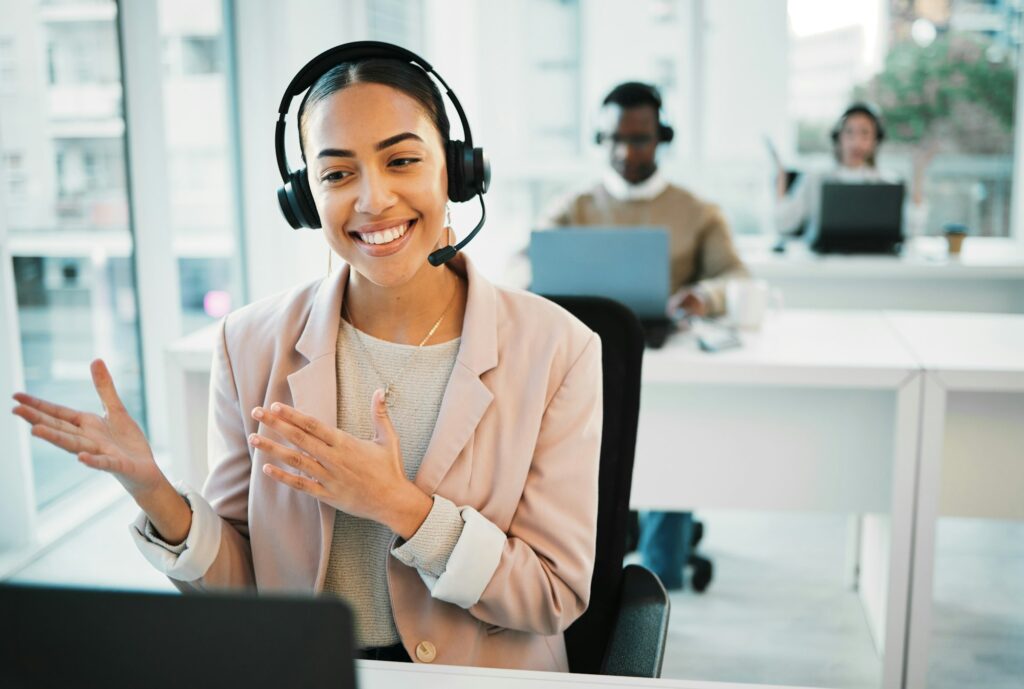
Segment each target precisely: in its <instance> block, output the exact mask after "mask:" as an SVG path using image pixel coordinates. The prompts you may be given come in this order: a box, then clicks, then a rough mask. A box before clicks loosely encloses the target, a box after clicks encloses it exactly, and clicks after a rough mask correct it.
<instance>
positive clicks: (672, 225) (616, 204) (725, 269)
mask: <svg viewBox="0 0 1024 689" xmlns="http://www.w3.org/2000/svg"><path fill="white" fill-rule="evenodd" d="M575 225H599V226H613V225H622V226H647V227H651V226H661V227H666V228H668V235H669V254H670V260H671V263H670V278H671V285H670V289H671V290H672V291H673V292H674V291H676V290H678V289H679V288H680V287H682V286H684V285H699V286H700V287H701V288H703V289H704V290H705V291H706V294H707V296H708V298H709V302H710V303H709V308H710V314H709V315H713V316H714V315H719V314H721V313H723V312H724V311H725V283H726V282H727V281H728V280H729V278H734V277H747V276H749V273H748V271H747V269H746V267H745V266H744V265H743V262H742V261H741V260H740V257H739V256H738V255H737V254H736V249H735V247H734V246H733V243H732V237H731V236H730V233H729V227H728V225H727V224H726V222H725V217H724V216H723V215H722V212H721V211H720V210H719V209H718V207H717V206H715V205H713V204H710V203H706V202H704V201H702V200H700V199H699V198H697V197H696V196H694V195H693V194H691V193H690V192H688V191H686V190H685V189H682V188H681V187H677V186H674V185H672V184H669V185H667V186H666V188H665V190H664V191H662V192H661V193H660V194H658V195H657V196H655V197H654V198H652V199H649V200H628V201H623V200H619V199H616V198H615V197H613V196H612V195H611V194H610V193H609V192H608V190H607V189H606V188H605V186H604V184H598V185H597V186H595V187H594V188H593V189H591V190H589V191H587V192H584V193H582V194H577V195H574V196H571V197H569V198H567V199H563V200H562V201H560V202H559V203H557V204H556V205H555V206H554V207H553V209H552V210H551V211H550V212H549V213H548V214H547V215H546V216H545V217H544V218H543V220H542V221H541V224H540V225H539V226H538V227H539V228H541V229H544V228H551V227H559V226H562V227H564V226H575Z"/></svg>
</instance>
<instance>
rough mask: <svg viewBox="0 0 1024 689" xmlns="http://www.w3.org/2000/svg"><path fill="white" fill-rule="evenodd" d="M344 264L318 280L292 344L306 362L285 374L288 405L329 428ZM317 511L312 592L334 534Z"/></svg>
mask: <svg viewBox="0 0 1024 689" xmlns="http://www.w3.org/2000/svg"><path fill="white" fill-rule="evenodd" d="M348 270H349V269H348V266H347V265H345V266H342V268H341V269H340V270H338V272H337V273H336V274H335V275H334V276H331V277H328V278H327V279H325V280H324V281H323V282H321V283H320V288H319V289H318V290H317V294H316V297H315V298H314V300H313V306H312V307H311V308H310V312H309V318H308V319H307V320H306V325H305V327H304V328H303V330H302V334H301V335H300V336H299V339H298V341H297V342H296V343H295V350H296V351H297V352H298V353H299V354H301V355H302V356H304V357H305V358H306V365H305V366H303V367H302V368H299V369H297V370H296V371H294V372H293V373H292V374H291V375H289V376H288V387H289V388H290V390H291V393H292V406H294V407H295V408H296V409H298V410H299V411H301V412H303V413H304V414H309V415H310V416H312V417H315V418H316V419H317V420H319V421H320V422H322V423H325V424H328V425H329V426H331V427H332V428H335V427H337V425H338V378H337V361H336V359H337V357H336V356H335V352H336V350H337V346H338V327H339V326H340V324H341V303H342V299H344V296H345V286H346V285H347V284H348ZM317 504H318V506H319V511H320V563H319V566H318V568H317V575H316V580H315V581H314V582H313V590H314V592H319V591H320V590H321V589H322V587H323V581H324V576H325V575H326V573H327V561H328V559H329V557H330V551H331V538H332V536H333V534H334V513H335V510H334V508H333V507H330V506H329V505H325V504H324V503H322V502H318V503H317Z"/></svg>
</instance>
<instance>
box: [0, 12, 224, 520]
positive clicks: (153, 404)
mask: <svg viewBox="0 0 1024 689" xmlns="http://www.w3.org/2000/svg"><path fill="white" fill-rule="evenodd" d="M227 1H228V0H225V2H227ZM120 9H121V11H123V12H124V13H125V15H126V16H125V18H119V16H118V12H119V6H118V4H117V3H116V2H114V1H113V0H80V1H77V2H76V1H72V0H38V1H36V2H20V1H16V0H0V14H2V16H3V17H4V21H3V23H2V24H0V74H3V75H4V77H5V78H4V79H3V80H2V81H0V184H2V185H3V193H2V194H0V203H2V205H3V207H2V212H3V217H4V224H5V226H6V229H7V231H8V236H9V238H10V247H11V253H12V254H13V256H14V274H15V278H16V290H17V303H18V309H19V327H20V334H21V341H22V352H23V359H24V362H23V363H24V375H25V384H26V386H27V387H28V390H29V392H31V393H33V394H37V395H40V396H43V397H47V398H50V399H54V400H58V401H60V402H62V403H65V404H68V405H71V406H76V407H80V408H86V409H92V410H97V411H98V401H97V400H96V395H95V393H94V391H93V389H92V385H91V381H90V379H89V368H88V367H89V362H90V360H92V359H93V358H96V357H102V358H104V359H105V360H106V361H107V363H108V364H109V365H110V366H111V369H112V372H113V375H114V378H115V381H116V382H117V384H118V387H119V390H120V392H121V394H122V396H123V397H124V398H125V401H126V403H127V404H128V408H129V411H130V412H131V413H132V415H133V416H134V417H135V418H136V419H138V420H139V421H140V422H141V423H142V424H143V425H144V426H147V425H148V426H149V428H150V430H151V431H152V433H153V439H154V441H155V443H156V445H157V450H158V451H160V450H161V449H162V447H163V443H164V442H166V439H165V437H161V433H163V435H166V432H167V431H166V430H164V431H161V429H160V428H159V426H161V424H159V423H155V422H154V423H151V424H147V423H146V421H147V418H146V411H147V407H148V408H150V409H151V410H152V409H159V407H160V405H161V404H162V401H163V395H162V389H161V385H162V381H163V375H162V368H161V367H162V363H163V347H164V346H165V345H166V344H168V343H169V342H170V341H171V340H173V339H175V338H177V337H178V336H180V335H181V334H183V333H185V332H189V331H192V330H194V329H196V328H198V327H201V326H203V325H206V324H210V323H212V322H214V321H215V320H216V319H217V318H219V317H221V316H223V315H224V314H225V313H226V312H227V311H228V310H230V309H232V308H237V307H238V306H240V305H241V304H242V297H243V287H242V274H243V273H242V270H241V259H240V255H239V254H240V252H239V244H240V242H239V240H238V236H237V231H238V225H239V220H238V218H239V211H238V208H239V206H240V204H239V202H238V196H237V193H236V189H237V177H238V171H237V167H238V165H237V163H236V153H237V149H236V147H235V145H234V141H235V136H236V128H235V126H234V125H235V120H236V117H235V113H234V110H233V107H234V106H233V103H234V98H233V93H232V88H231V86H232V83H233V82H232V79H233V73H232V61H231V60H230V59H229V57H230V54H231V45H230V38H231V23H230V17H231V12H230V9H231V7H230V5H227V6H225V3H222V2H220V1H219V0H188V1H182V0H175V1H173V2H172V1H170V0H141V1H140V2H139V3H135V4H132V5H130V6H124V7H121V8H120ZM129 10H131V11H132V12H134V13H135V14H134V15H130V14H129ZM147 13H148V14H147ZM130 16H134V19H132V20H131V22H130V24H131V25H130V26H126V27H124V29H123V30H121V31H119V28H118V22H119V19H122V20H125V21H126V20H127V18H128V17H130ZM147 18H148V19H147ZM126 32H127V33H126ZM119 37H125V38H124V42H125V46H121V45H119ZM140 46H141V50H142V56H143V58H144V59H142V60H138V59H136V61H135V62H130V63H128V66H129V67H132V68H134V69H135V71H134V72H133V71H132V70H127V71H128V72H129V77H132V78H134V79H135V81H133V80H132V78H128V79H127V84H128V86H127V89H128V91H127V92H126V90H125V86H124V84H125V83H126V79H125V78H124V77H123V76H122V63H121V54H122V53H124V54H125V55H128V54H129V52H130V51H129V48H131V49H132V50H134V51H135V53H133V54H134V55H135V56H136V58H138V56H139V54H140V53H139V50H140ZM146 58H151V59H148V60H147V59H146ZM140 65H142V66H140ZM150 85H155V86H156V88H158V90H156V88H154V89H151V90H150V91H148V92H147V91H146V89H147V88H148V87H150ZM133 86H134V87H135V88H134V90H132V89H133ZM154 92H155V93H158V94H159V101H160V102H159V104H157V103H156V99H154V98H152V94H153V93H154ZM140 93H142V94H147V93H148V94H150V95H143V96H141V97H140V95H139V94H140ZM133 94H134V95H133ZM133 98H134V99H135V100H132V99H133ZM140 98H142V99H147V98H148V99H149V100H143V101H142V102H140ZM146 108H150V111H149V115H150V116H146V117H143V118H139V117H138V115H136V120H138V121H136V120H132V125H130V126H126V115H125V114H126V111H127V112H128V113H129V114H131V113H133V112H134V113H139V112H144V111H146ZM161 113H162V117H159V116H157V117H152V116H151V115H153V114H161ZM152 122H162V127H159V126H153V125H152V124H151V123H152ZM147 127H148V128H147ZM126 134H127V136H129V137H132V138H131V141H132V142H133V143H135V144H137V143H138V142H139V141H140V137H141V140H143V141H144V142H145V143H146V144H147V146H146V147H144V148H139V147H138V146H136V147H135V148H133V149H132V150H133V155H132V156H131V157H135V156H134V153H135V152H137V151H136V149H138V150H141V151H143V155H140V156H139V157H138V159H137V160H133V161H132V163H133V168H134V169H136V170H137V171H138V170H142V171H143V173H138V172H136V173H135V176H134V177H129V174H128V168H127V166H126V160H127V158H128V157H129V156H126ZM157 144H158V145H157ZM154 170H155V171H157V172H158V173H159V174H158V175H157V176H159V177H160V178H161V179H166V184H164V183H160V184H152V183H148V182H149V180H150V179H152V178H153V177H152V176H151V175H150V174H148V173H149V172H150V171H154ZM147 183H148V185H147ZM129 190H131V194H129ZM129 195H131V197H132V202H133V208H130V206H129V201H128V199H129ZM147 204H149V205H147ZM156 206H158V207H159V208H160V209H161V210H160V211H159V212H156V213H154V212H152V208H154V207H156ZM162 209H166V211H164V210H162ZM131 210H133V211H134V212H130V211H131ZM140 211H141V213H140ZM132 218H145V219H146V221H145V222H141V223H140V224H141V225H144V226H140V227H133V226H132ZM162 237H166V238H168V240H167V241H166V246H167V248H168V250H167V251H163V250H156V251H153V250H151V249H150V250H148V253H147V251H144V250H143V248H142V247H143V244H144V243H146V242H147V241H148V246H150V247H153V246H156V245H159V244H160V242H154V241H153V240H154V238H162ZM136 277H138V284H137V283H136ZM175 278H176V279H177V285H173V287H174V289H168V287H169V285H168V281H171V280H174V279H175ZM147 295H148V296H147ZM165 295H168V296H165ZM169 295H175V296H173V297H172V296H169ZM161 299H163V300H164V301H166V303H163V302H162V301H161ZM175 299H176V300H177V302H176V301H175ZM175 307H177V308H178V314H175V317H174V318H167V317H161V316H158V315H157V314H167V313H168V311H169V310H171V309H174V308H175ZM161 323H163V324H166V323H173V326H165V325H162V324H161ZM179 323H180V327H179V325H178V324H179ZM154 324H156V327H155V326H154ZM143 364H145V366H143ZM144 381H145V382H144ZM153 419H156V420H158V421H161V420H162V419H161V418H159V416H154V417H153V418H151V419H150V421H153ZM162 426H163V427H166V426H167V424H166V423H163V424H162ZM32 461H33V470H34V477H35V487H36V495H37V503H38V506H39V507H45V506H46V505H48V504H50V503H52V502H53V501H54V500H55V499H56V498H58V497H60V496H62V495H65V494H67V493H68V492H69V491H70V490H71V489H73V488H76V487H78V486H79V485H81V484H82V482H83V481H85V480H86V479H87V478H89V477H90V476H93V475H94V472H90V471H88V470H86V469H85V468H84V467H82V466H80V465H79V464H78V463H77V462H75V461H74V459H73V458H72V457H70V456H68V455H67V454H65V453H63V452H61V451H59V450H56V449H54V448H52V447H50V446H49V445H47V444H45V443H43V442H41V441H33V444H32Z"/></svg>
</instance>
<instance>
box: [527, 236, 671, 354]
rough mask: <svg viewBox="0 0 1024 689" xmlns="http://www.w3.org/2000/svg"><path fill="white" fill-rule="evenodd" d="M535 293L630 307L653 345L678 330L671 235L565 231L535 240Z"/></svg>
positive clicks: (532, 247) (532, 287)
mask: <svg viewBox="0 0 1024 689" xmlns="http://www.w3.org/2000/svg"><path fill="white" fill-rule="evenodd" d="M530 264H531V266H532V269H533V282H532V283H531V285H530V290H531V291H532V292H536V293H537V294H547V295H552V296H556V295H557V296H596V297H607V298H609V299H614V300H616V301H618V302H621V303H622V304H625V305H626V306H628V307H629V308H630V309H632V310H633V313H635V314H636V315H637V318H639V319H640V323H641V324H642V325H643V328H644V334H645V336H646V337H647V341H648V344H650V345H652V346H660V344H661V343H663V342H664V340H665V338H666V337H667V336H668V334H669V333H670V332H671V330H672V329H673V328H674V324H673V322H672V320H671V319H669V318H668V317H667V316H666V314H665V305H666V304H667V302H668V297H669V289H670V278H669V247H668V231H667V230H666V229H665V228H661V227H561V228H558V229H556V230H543V231H535V232H533V233H532V235H531V237H530Z"/></svg>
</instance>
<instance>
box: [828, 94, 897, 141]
mask: <svg viewBox="0 0 1024 689" xmlns="http://www.w3.org/2000/svg"><path fill="white" fill-rule="evenodd" d="M858 114H859V115H866V116H867V117H868V118H869V119H870V120H871V121H872V122H874V123H875V135H876V136H875V143H879V144H880V143H882V141H883V140H884V139H885V125H884V124H883V123H882V114H881V113H880V112H879V111H878V108H876V107H875V106H874V105H872V104H871V103H867V102H858V103H853V104H851V105H850V107H848V108H847V109H846V110H844V111H843V114H842V115H840V117H839V120H838V121H837V122H836V124H835V126H834V127H832V131H831V133H830V134H831V136H832V143H834V144H838V143H839V135H840V134H842V132H843V126H844V125H845V124H846V120H847V119H848V118H849V117H850V115H858Z"/></svg>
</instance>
